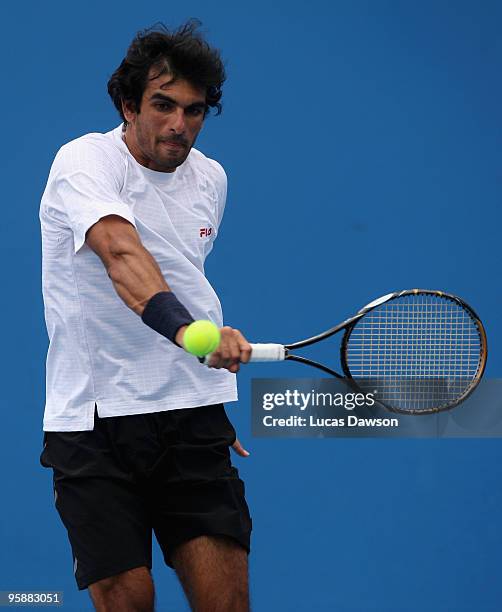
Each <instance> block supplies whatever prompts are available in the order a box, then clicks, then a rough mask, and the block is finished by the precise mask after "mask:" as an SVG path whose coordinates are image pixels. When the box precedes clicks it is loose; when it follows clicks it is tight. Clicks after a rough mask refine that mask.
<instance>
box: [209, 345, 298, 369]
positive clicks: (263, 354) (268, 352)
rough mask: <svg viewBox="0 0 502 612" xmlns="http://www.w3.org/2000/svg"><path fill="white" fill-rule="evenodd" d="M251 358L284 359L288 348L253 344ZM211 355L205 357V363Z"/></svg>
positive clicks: (263, 359) (262, 359)
mask: <svg viewBox="0 0 502 612" xmlns="http://www.w3.org/2000/svg"><path fill="white" fill-rule="evenodd" d="M251 350H252V352H251V359H250V360H249V361H283V360H284V359H285V358H286V349H285V348H284V346H283V345H282V344H252V345H251ZM210 358H211V355H206V356H205V357H204V361H203V363H204V364H205V365H207V364H208V363H209V359H210Z"/></svg>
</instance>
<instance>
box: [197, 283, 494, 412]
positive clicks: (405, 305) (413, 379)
mask: <svg viewBox="0 0 502 612" xmlns="http://www.w3.org/2000/svg"><path fill="white" fill-rule="evenodd" d="M342 330H344V335H343V337H342V340H341V346H340V360H341V364H342V370H343V373H344V376H342V375H341V374H339V373H338V372H336V371H335V370H333V369H332V368H330V367H328V366H326V365H323V364H321V363H318V362H316V361H312V360H311V359H307V358H305V357H301V356H299V355H296V354H293V352H292V351H296V350H297V349H300V348H303V347H305V346H309V345H311V344H314V343H316V342H320V341H321V340H325V339H326V338H329V337H330V336H333V335H334V334H336V333H338V332H339V331H342ZM251 346H252V354H251V361H255V362H257V361H283V360H286V361H298V362H300V363H304V364H306V365H309V366H313V367H314V368H318V369H319V370H322V371H323V372H326V373H327V374H330V375H332V376H336V377H337V378H346V379H348V381H349V382H350V383H351V385H353V386H356V387H357V388H359V389H361V390H368V389H371V390H373V391H376V398H377V400H378V402H379V403H380V404H382V405H383V406H385V407H386V408H388V409H389V410H392V411H395V412H402V413H407V414H429V413H433V412H439V411H442V410H448V409H450V408H453V407H454V406H457V405H458V404H460V402H462V401H463V400H464V399H466V398H467V396H468V395H469V394H470V393H472V391H473V390H474V389H475V387H476V386H477V384H478V383H479V381H480V380H481V377H482V376H483V372H484V369H485V364H486V358H487V341H486V333H485V330H484V328H483V325H482V323H481V321H480V319H479V317H478V316H477V315H476V313H475V312H474V310H473V309H472V308H471V307H470V306H468V305H467V304H466V303H465V302H464V301H463V300H461V299H460V298H458V297H456V296H454V295H450V294H448V293H444V292H442V291H432V290H424V289H411V290H406V291H399V292H396V293H390V294H388V295H385V296H383V297H381V298H378V299H377V300H374V301H373V302H371V303H369V304H368V305H367V306H364V308H361V310H359V312H358V313H357V314H355V315H354V316H353V317H351V318H350V319H347V320H345V321H343V322H342V323H340V324H339V325H337V326H335V327H332V328H331V329H328V330H327V331H325V332H323V333H322V334H318V335H316V336H312V337H311V338H307V339H306V340H301V341H299V342H293V343H291V344H285V345H282V344H252V345H251ZM208 360H209V356H208V357H206V363H207V361H208Z"/></svg>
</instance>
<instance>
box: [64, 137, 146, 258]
mask: <svg viewBox="0 0 502 612" xmlns="http://www.w3.org/2000/svg"><path fill="white" fill-rule="evenodd" d="M53 172H54V181H55V189H56V192H57V194H58V195H59V197H60V199H61V202H62V204H63V207H64V210H65V212H66V214H67V217H68V223H69V226H70V228H71V230H72V232H73V239H74V250H75V253H77V252H78V251H79V250H80V248H81V247H82V246H83V244H84V242H85V235H86V232H87V230H88V229H89V228H90V227H91V226H92V225H94V224H95V223H97V222H98V221H99V220H100V219H101V218H102V217H106V216H107V215H119V216H120V217H123V218H124V219H126V220H127V221H129V222H130V223H132V225H134V227H136V222H135V219H134V215H133V212H132V209H131V207H130V206H129V205H128V204H126V203H125V202H123V201H122V199H121V197H120V191H121V189H122V184H123V181H124V173H125V165H124V163H123V160H122V157H121V154H120V152H119V151H118V150H116V149H115V150H114V148H113V145H112V146H110V145H109V144H108V143H105V142H100V141H99V140H92V139H85V138H81V139H78V140H76V141H72V142H71V143H68V144H67V145H65V146H64V147H62V148H61V149H60V151H59V152H58V154H57V155H56V159H55V160H54V165H53Z"/></svg>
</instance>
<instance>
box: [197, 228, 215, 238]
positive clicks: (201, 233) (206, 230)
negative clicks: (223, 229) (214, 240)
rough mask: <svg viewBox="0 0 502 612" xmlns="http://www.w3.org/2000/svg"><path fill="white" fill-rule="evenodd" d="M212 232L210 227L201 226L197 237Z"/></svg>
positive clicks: (208, 234) (202, 236)
mask: <svg viewBox="0 0 502 612" xmlns="http://www.w3.org/2000/svg"><path fill="white" fill-rule="evenodd" d="M212 233H213V228H212V227H201V228H200V230H199V237H200V238H204V236H210V235H211V234H212Z"/></svg>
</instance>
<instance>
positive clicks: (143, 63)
mask: <svg viewBox="0 0 502 612" xmlns="http://www.w3.org/2000/svg"><path fill="white" fill-rule="evenodd" d="M200 25H201V22H200V21H199V20H198V19H189V20H188V21H187V22H186V23H185V24H183V25H182V26H180V27H179V28H178V29H177V30H173V31H170V30H169V29H168V28H167V27H166V26H165V25H164V24H163V23H161V22H159V23H157V24H154V25H153V26H151V27H150V28H146V29H145V30H141V31H140V32H138V33H137V34H136V36H135V37H134V40H133V41H132V43H131V44H130V46H129V48H128V49H127V54H126V56H125V58H124V59H123V60H122V63H121V64H120V66H119V67H118V68H117V70H115V72H114V73H113V74H112V76H111V77H110V80H109V81H108V93H109V94H110V97H111V99H112V101H113V104H114V105H115V108H116V109H117V110H118V112H119V114H120V116H121V117H122V120H123V121H124V125H127V120H126V118H125V117H124V113H123V111H122V102H123V101H128V102H132V103H133V105H134V109H135V111H136V112H138V113H139V112H140V106H141V99H142V97H143V92H144V91H145V89H146V86H147V82H148V79H149V74H150V69H151V68H152V67H154V68H158V72H157V73H156V74H154V75H153V76H152V77H150V79H151V80H153V79H155V78H157V77H159V76H160V75H161V74H164V73H167V74H171V75H172V76H173V79H174V80H176V79H179V78H181V79H184V80H186V81H188V82H189V83H191V84H192V85H193V86H195V87H197V88H200V89H205V91H206V104H207V107H206V112H205V115H204V116H206V115H207V114H208V112H209V108H210V107H211V108H214V107H216V109H217V112H216V114H217V115H219V114H220V113H221V109H222V105H221V102H220V100H221V96H222V91H221V88H222V85H223V83H224V81H225V79H226V74H225V68H224V66H223V62H222V59H221V57H220V52H219V50H218V49H214V48H212V47H210V46H209V44H208V43H207V42H206V41H205V40H204V39H203V38H202V36H201V34H200V33H198V32H196V30H197V28H198V27H199V26H200Z"/></svg>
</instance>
